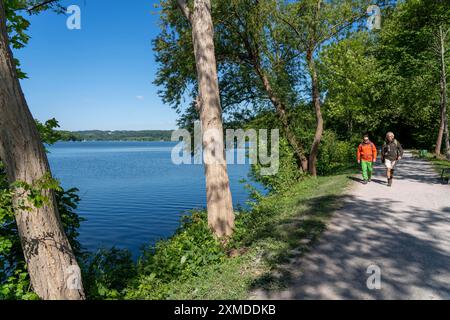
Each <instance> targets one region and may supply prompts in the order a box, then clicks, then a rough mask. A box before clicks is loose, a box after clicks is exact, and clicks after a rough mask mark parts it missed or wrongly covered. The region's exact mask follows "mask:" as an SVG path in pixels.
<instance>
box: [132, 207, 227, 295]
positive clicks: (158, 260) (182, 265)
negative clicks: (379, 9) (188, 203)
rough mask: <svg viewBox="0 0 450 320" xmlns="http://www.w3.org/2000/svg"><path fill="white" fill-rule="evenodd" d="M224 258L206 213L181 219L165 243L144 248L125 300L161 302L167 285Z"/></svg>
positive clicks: (168, 291) (190, 275) (167, 291)
mask: <svg viewBox="0 0 450 320" xmlns="http://www.w3.org/2000/svg"><path fill="white" fill-rule="evenodd" d="M225 257H226V254H225V250H224V248H223V246H222V245H221V243H220V242H219V241H218V240H217V239H216V238H215V237H214V235H213V233H212V232H211V230H210V229H209V227H208V221H207V213H206V212H205V211H194V212H192V214H191V215H188V216H184V217H183V219H182V224H181V226H180V228H179V229H178V230H177V231H176V232H175V234H174V235H173V236H172V237H171V238H169V239H166V240H161V241H159V242H157V243H156V245H155V246H151V247H148V248H146V249H144V252H143V254H142V256H141V257H140V259H139V261H138V265H137V272H138V275H139V276H138V278H137V279H136V281H134V283H133V284H132V285H131V286H130V288H128V289H127V295H126V296H127V298H131V299H164V298H166V297H167V296H168V295H169V294H170V287H171V286H170V285H169V284H170V283H171V282H174V281H175V282H176V281H183V280H186V279H188V278H190V277H196V276H199V275H201V274H202V270H203V268H204V267H205V266H207V265H209V266H210V265H214V264H219V263H221V262H222V261H223V260H224V259H225Z"/></svg>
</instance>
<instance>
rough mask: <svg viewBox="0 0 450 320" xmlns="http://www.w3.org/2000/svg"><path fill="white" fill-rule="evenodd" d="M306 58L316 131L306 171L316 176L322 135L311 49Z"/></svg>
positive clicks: (316, 78)
mask: <svg viewBox="0 0 450 320" xmlns="http://www.w3.org/2000/svg"><path fill="white" fill-rule="evenodd" d="M307 60H308V67H309V73H310V76H311V87H312V102H313V105H314V110H315V112H316V132H315V134H314V140H313V143H312V145H311V151H310V152H309V166H308V171H309V173H310V174H311V175H312V176H314V177H315V176H317V155H318V153H319V145H320V141H321V140H322V135H323V117H322V110H321V105H320V92H319V80H318V76H317V70H316V64H315V62H314V56H313V53H312V50H308V52H307Z"/></svg>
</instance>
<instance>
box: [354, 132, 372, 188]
mask: <svg viewBox="0 0 450 320" xmlns="http://www.w3.org/2000/svg"><path fill="white" fill-rule="evenodd" d="M357 157H358V164H361V169H362V177H363V183H364V184H367V182H370V181H372V172H373V164H374V163H375V162H376V161H377V148H376V147H375V144H374V143H373V142H372V141H370V139H369V135H368V134H365V135H364V136H363V142H361V144H360V145H359V146H358V153H357Z"/></svg>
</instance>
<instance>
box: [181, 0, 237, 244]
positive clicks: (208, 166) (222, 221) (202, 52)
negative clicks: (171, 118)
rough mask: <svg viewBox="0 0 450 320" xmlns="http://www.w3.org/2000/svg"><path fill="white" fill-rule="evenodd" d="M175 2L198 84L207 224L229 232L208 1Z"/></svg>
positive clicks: (231, 217)
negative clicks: (187, 29) (183, 22)
mask: <svg viewBox="0 0 450 320" xmlns="http://www.w3.org/2000/svg"><path fill="white" fill-rule="evenodd" d="M178 5H179V7H180V9H181V11H182V12H183V14H184V16H185V17H186V19H187V20H188V22H189V24H190V26H191V28H192V42H193V46H194V56H195V62H196V67H197V84H198V97H197V100H196V109H197V111H198V113H199V115H200V123H201V127H202V144H203V150H204V166H205V177H206V200H207V209H208V224H209V226H210V227H211V228H212V230H213V231H214V233H215V234H216V235H217V236H218V237H222V236H230V235H231V234H232V232H233V228H234V212H233V203H232V199H231V191H230V184H229V178H228V172H227V165H226V161H225V150H224V138H223V124H222V108H221V105H220V95H219V83H218V76H217V67H216V57H215V52H214V29H213V22H212V17H211V3H210V1H209V0H194V6H193V10H192V11H191V9H190V8H189V7H188V5H187V3H186V1H184V0H178Z"/></svg>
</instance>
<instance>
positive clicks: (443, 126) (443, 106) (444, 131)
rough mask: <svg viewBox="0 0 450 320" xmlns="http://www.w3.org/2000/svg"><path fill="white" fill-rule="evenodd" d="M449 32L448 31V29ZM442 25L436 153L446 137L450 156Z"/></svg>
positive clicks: (447, 153) (441, 29) (439, 150)
mask: <svg viewBox="0 0 450 320" xmlns="http://www.w3.org/2000/svg"><path fill="white" fill-rule="evenodd" d="M447 32H448V31H447ZM447 32H445V31H444V30H443V28H442V26H439V33H438V37H439V63H440V65H441V68H440V69H441V70H440V71H441V72H440V96H441V97H440V98H441V99H440V100H441V102H440V124H439V131H438V136H437V139H436V148H435V153H436V154H437V155H440V154H441V148H442V141H443V140H444V139H445V153H446V155H447V157H449V158H450V145H449V144H450V142H449V132H448V117H447V70H446V64H445V38H446V36H447Z"/></svg>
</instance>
